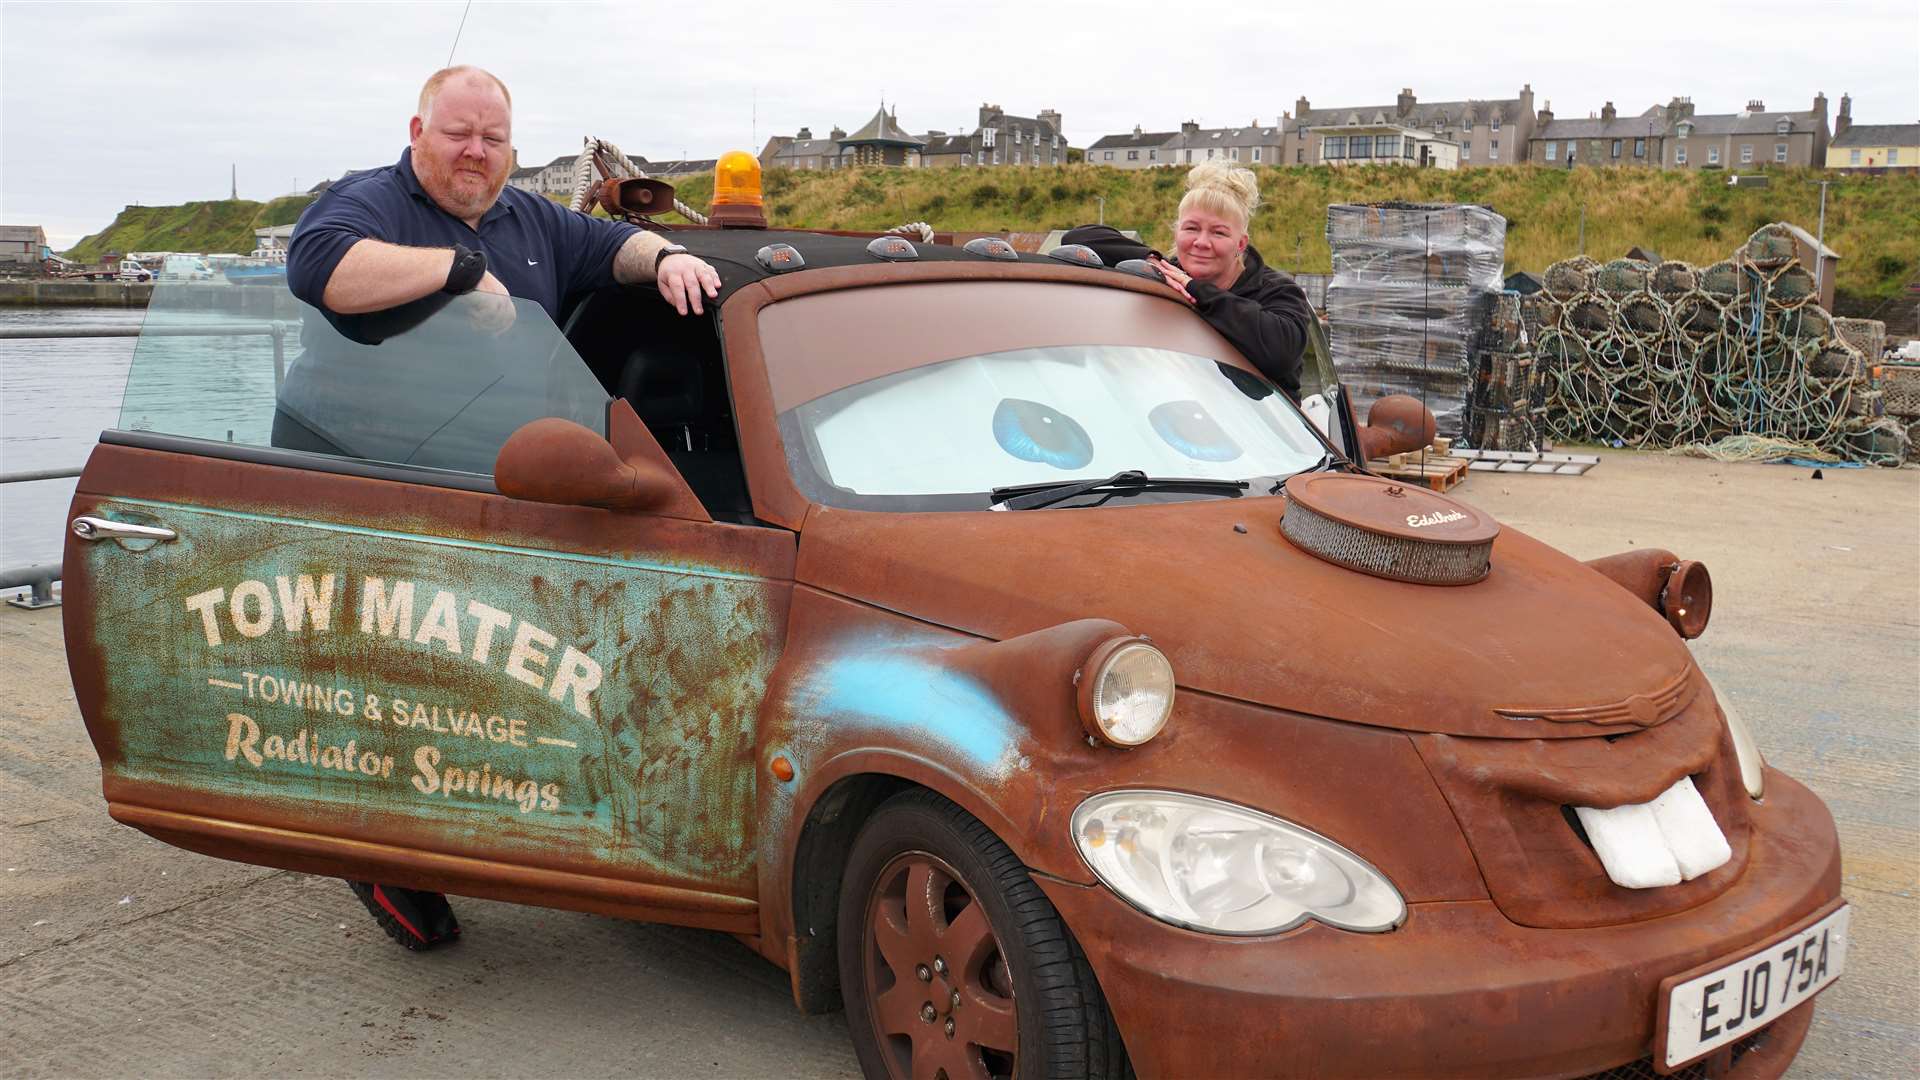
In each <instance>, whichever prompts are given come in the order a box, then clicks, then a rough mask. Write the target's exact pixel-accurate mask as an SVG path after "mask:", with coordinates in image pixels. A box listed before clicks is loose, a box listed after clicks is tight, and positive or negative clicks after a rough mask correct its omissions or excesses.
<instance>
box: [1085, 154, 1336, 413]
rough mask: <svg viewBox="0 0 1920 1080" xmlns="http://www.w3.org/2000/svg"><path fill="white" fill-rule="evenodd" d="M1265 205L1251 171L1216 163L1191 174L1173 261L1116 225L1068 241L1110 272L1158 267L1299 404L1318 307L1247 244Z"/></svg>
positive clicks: (1178, 222)
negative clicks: (1257, 210)
mask: <svg viewBox="0 0 1920 1080" xmlns="http://www.w3.org/2000/svg"><path fill="white" fill-rule="evenodd" d="M1259 202H1260V185H1259V183H1258V182H1257V181H1255V180H1254V178H1253V173H1252V171H1251V170H1248V169H1243V168H1240V167H1239V166H1237V165H1233V164H1230V163H1228V162H1225V161H1209V162H1206V163H1204V164H1201V165H1197V166H1195V167H1194V168H1193V170H1192V171H1191V172H1189V173H1188V174H1187V194H1186V196H1185V197H1184V198H1182V199H1181V200H1180V211H1179V215H1178V217H1177V219H1176V220H1175V221H1174V226H1173V253H1174V257H1173V259H1172V260H1171V261H1169V260H1167V259H1166V258H1164V257H1163V256H1162V255H1161V254H1160V253H1159V252H1157V251H1154V250H1152V249H1151V248H1149V247H1147V246H1146V245H1145V244H1142V243H1140V242H1139V241H1137V240H1129V239H1127V238H1126V237H1125V236H1124V235H1122V234H1121V233H1120V232H1119V230H1117V229H1114V228H1113V227H1112V226H1110V225H1082V226H1080V227H1079V228H1076V229H1070V230H1068V232H1067V234H1066V236H1065V237H1063V238H1062V239H1063V240H1064V242H1066V243H1069V244H1085V245H1086V246H1088V247H1090V248H1092V249H1093V250H1094V251H1095V252H1096V253H1097V254H1098V255H1099V256H1100V257H1101V259H1103V260H1105V261H1106V263H1107V265H1109V266H1112V265H1115V264H1117V263H1119V262H1121V261H1122V260H1125V259H1146V260H1147V261H1148V262H1150V263H1152V264H1153V266H1154V267H1155V268H1156V269H1158V270H1159V271H1160V273H1161V274H1162V275H1163V276H1164V277H1165V278H1166V279H1167V284H1169V285H1172V286H1173V287H1174V289H1176V290H1177V291H1178V292H1179V293H1180V295H1181V297H1182V298H1184V299H1185V300H1186V301H1187V303H1189V304H1192V305H1193V308H1194V310H1195V311H1197V312H1199V313H1200V317H1201V318H1203V319H1205V320H1207V322H1208V323H1209V324H1211V325H1212V326H1213V328H1214V329H1215V330H1218V331H1220V335H1221V336H1222V337H1224V338H1226V339H1227V340H1228V341H1231V342H1233V344H1234V347H1235V348H1237V349H1239V350H1240V352H1241V354H1242V355H1244V356H1245V357H1246V358H1247V359H1248V360H1251V361H1253V364H1254V366H1255V367H1257V368H1259V369H1260V370H1261V371H1262V372H1265V373H1266V376H1267V378H1269V379H1272V380H1273V381H1274V382H1275V383H1277V384H1279V385H1280V386H1281V387H1283V388H1284V389H1285V390H1286V391H1287V393H1288V394H1289V395H1291V396H1292V397H1293V399H1294V400H1296V401H1298V400H1299V399H1300V359H1301V356H1302V355H1303V354H1304V353H1305V352H1306V348H1307V323H1308V321H1309V320H1311V319H1312V318H1313V308H1312V307H1311V306H1310V305H1308V303H1307V294H1306V293H1304V292H1302V291H1301V290H1300V286H1298V285H1296V284H1294V283H1293V279H1292V278H1290V277H1288V276H1287V275H1285V274H1283V273H1281V272H1280V271H1278V270H1274V269H1272V268H1270V267H1268V266H1267V264H1266V263H1265V262H1263V261H1262V260H1261V258H1260V253H1259V252H1258V251H1255V250H1254V249H1253V245H1252V244H1249V243H1248V242H1247V224H1248V223H1249V222H1250V221H1252V220H1253V208H1254V207H1255V206H1257V205H1259Z"/></svg>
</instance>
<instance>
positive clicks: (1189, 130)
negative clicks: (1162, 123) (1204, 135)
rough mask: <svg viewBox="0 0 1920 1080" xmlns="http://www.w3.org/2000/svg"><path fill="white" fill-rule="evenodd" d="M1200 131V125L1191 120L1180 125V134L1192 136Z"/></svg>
mask: <svg viewBox="0 0 1920 1080" xmlns="http://www.w3.org/2000/svg"><path fill="white" fill-rule="evenodd" d="M1199 131H1200V125H1199V124H1198V123H1196V122H1194V121H1192V120H1188V121H1187V122H1186V123H1184V124H1181V125H1180V134H1182V135H1194V134H1197V133H1198V132H1199Z"/></svg>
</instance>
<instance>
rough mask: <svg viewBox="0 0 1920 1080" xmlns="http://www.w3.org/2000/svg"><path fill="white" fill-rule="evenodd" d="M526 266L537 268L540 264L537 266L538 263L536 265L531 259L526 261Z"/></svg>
mask: <svg viewBox="0 0 1920 1080" xmlns="http://www.w3.org/2000/svg"><path fill="white" fill-rule="evenodd" d="M527 265H528V266H539V265H540V264H539V263H537V262H534V261H533V260H532V259H528V260H527Z"/></svg>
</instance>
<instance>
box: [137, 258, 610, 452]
mask: <svg viewBox="0 0 1920 1080" xmlns="http://www.w3.org/2000/svg"><path fill="white" fill-rule="evenodd" d="M429 300H430V301H431V302H430V303H425V304H422V305H420V306H419V307H417V308H411V307H410V308H405V309H397V310H396V311H395V312H384V313H379V314H377V315H374V316H368V317H363V318H361V319H355V320H350V321H348V322H347V323H346V324H345V326H346V332H343V331H342V330H341V329H336V328H335V326H334V325H333V324H332V323H331V322H329V321H328V320H327V318H326V317H325V316H323V315H322V314H321V313H320V312H319V311H317V310H315V309H313V308H311V307H308V306H307V305H305V304H302V303H301V302H300V301H298V300H296V299H295V298H294V297H293V295H292V294H291V293H289V292H288V291H287V289H286V286H285V284H284V279H279V280H277V281H275V282H273V283H271V284H265V285H236V284H222V283H182V284H178V285H164V286H161V287H160V288H158V289H155V290H154V294H153V300H152V302H151V303H150V304H149V305H148V308H147V314H146V319H145V322H144V323H143V324H142V326H141V331H140V339H139V341H138V342H137V343H136V344H135V346H134V354H133V363H132V365H131V367H130V368H129V370H128V374H127V387H126V394H125V397H124V398H123V399H122V402H121V412H120V427H121V428H123V429H127V430H133V431H151V432H156V433H160V434H166V435H179V436H185V437H188V438H194V439H205V440H210V441H214V442H223V443H237V444H242V445H248V446H262V447H267V446H271V447H279V448H283V449H290V450H305V451H309V452H314V453H321V454H328V455H333V456H338V457H347V458H357V459H361V460H366V461H373V462H380V463H384V464H393V465H413V466H421V467H426V468H434V469H448V470H453V471H457V472H462V473H477V474H482V475H488V474H491V473H492V472H493V461H494V457H495V455H497V454H498V453H499V450H500V446H501V444H503V443H505V442H506V440H507V437H508V436H509V435H511V434H513V432H514V431H515V430H516V429H518V428H519V427H520V426H521V425H523V424H526V423H527V422H529V421H532V420H537V419H540V418H541V417H547V416H557V417H562V418H564V419H568V420H572V421H574V422H576V423H579V424H582V425H584V426H586V427H588V428H591V429H593V430H594V431H596V432H599V433H601V434H602V435H604V434H605V432H606V406H607V401H608V398H607V395H606V392H605V391H604V390H603V389H602V388H601V386H600V383H599V381H598V380H597V379H595V378H594V376H593V374H592V373H591V372H590V371H588V370H587V367H586V365H585V364H584V363H583V362H582V361H581V360H580V357H579V356H578V355H577V354H576V353H575V352H574V351H573V349H572V348H571V347H570V346H569V345H568V344H567V342H566V339H565V338H563V337H562V336H561V334H560V331H559V330H558V329H557V328H556V327H555V326H554V325H553V323H552V321H551V320H549V319H548V318H547V315H546V312H545V311H544V310H543V309H542V308H541V307H540V306H539V305H538V304H535V303H533V302H531V301H526V300H503V299H500V298H497V297H489V296H477V295H471V294H470V295H468V296H461V297H453V298H451V299H450V300H445V301H442V300H440V299H439V298H429ZM349 335H351V336H349Z"/></svg>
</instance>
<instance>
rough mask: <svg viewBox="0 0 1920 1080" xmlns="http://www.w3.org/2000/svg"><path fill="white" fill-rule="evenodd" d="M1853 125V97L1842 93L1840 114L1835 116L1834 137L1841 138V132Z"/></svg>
mask: <svg viewBox="0 0 1920 1080" xmlns="http://www.w3.org/2000/svg"><path fill="white" fill-rule="evenodd" d="M1852 126H1853V98H1852V97H1851V96H1849V95H1847V94H1841V95H1840V115H1839V116H1836V117H1834V118H1833V135H1834V137H1835V138H1839V137H1840V133H1841V132H1843V131H1845V130H1847V129H1848V128H1850V127H1852Z"/></svg>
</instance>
